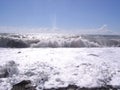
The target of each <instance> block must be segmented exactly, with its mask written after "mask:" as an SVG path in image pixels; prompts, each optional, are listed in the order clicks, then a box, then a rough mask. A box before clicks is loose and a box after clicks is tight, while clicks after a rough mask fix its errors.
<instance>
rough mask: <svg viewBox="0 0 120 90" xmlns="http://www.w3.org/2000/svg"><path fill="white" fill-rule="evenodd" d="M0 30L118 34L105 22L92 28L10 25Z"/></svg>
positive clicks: (7, 31)
mask: <svg viewBox="0 0 120 90" xmlns="http://www.w3.org/2000/svg"><path fill="white" fill-rule="evenodd" d="M0 32H2V33H77V34H108V35H109V34H119V33H116V32H113V31H111V30H110V29H108V26H107V25H106V24H104V25H102V26H101V27H99V28H92V29H74V30H67V29H60V28H54V30H53V28H47V27H35V28H34V27H33V28H31V27H28V28H27V27H12V26H0Z"/></svg>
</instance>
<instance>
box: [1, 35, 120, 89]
mask: <svg viewBox="0 0 120 90" xmlns="http://www.w3.org/2000/svg"><path fill="white" fill-rule="evenodd" d="M119 46H120V36H119V35H76V34H50V33H49V34H44V33H42V34H8V33H1V34H0V90H11V89H12V87H13V86H14V85H16V84H18V83H20V82H22V81H24V80H30V81H31V84H32V85H33V86H36V90H44V89H51V88H60V87H67V86H68V85H77V86H78V87H89V88H91V87H106V86H108V85H111V86H112V87H117V89H118V90H119V89H120V60H119V59H120V48H119ZM51 90H52V89H51Z"/></svg>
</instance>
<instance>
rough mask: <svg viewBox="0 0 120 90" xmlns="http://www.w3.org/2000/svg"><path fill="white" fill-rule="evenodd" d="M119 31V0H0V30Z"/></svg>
mask: <svg viewBox="0 0 120 90" xmlns="http://www.w3.org/2000/svg"><path fill="white" fill-rule="evenodd" d="M52 29H53V30H57V31H62V30H63V31H64V30H65V31H66V32H69V31H72V32H76V31H77V32H89V33H92V32H98V33H99V31H100V32H102V33H106V32H107V33H118V32H120V0H0V32H39V31H49V30H52Z"/></svg>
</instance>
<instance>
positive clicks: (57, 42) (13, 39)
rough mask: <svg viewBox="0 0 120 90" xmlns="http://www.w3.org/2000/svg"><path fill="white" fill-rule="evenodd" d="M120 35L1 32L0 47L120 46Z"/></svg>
mask: <svg viewBox="0 0 120 90" xmlns="http://www.w3.org/2000/svg"><path fill="white" fill-rule="evenodd" d="M119 46H120V36H119V35H77V34H52V33H49V34H3V33H1V34H0V47H4V48H6V47H9V48H29V47H32V48H43V47H44V48H46V47H50V48H60V47H66V48H81V47H119Z"/></svg>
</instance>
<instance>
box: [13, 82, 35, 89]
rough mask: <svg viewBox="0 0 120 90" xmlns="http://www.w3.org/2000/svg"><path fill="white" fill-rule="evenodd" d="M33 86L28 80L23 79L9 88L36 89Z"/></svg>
mask: <svg viewBox="0 0 120 90" xmlns="http://www.w3.org/2000/svg"><path fill="white" fill-rule="evenodd" d="M35 88H36V87H35V86H32V85H31V81H30V80H23V81H21V82H20V83H17V84H15V85H13V88H12V89H11V90H36V89H35Z"/></svg>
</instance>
